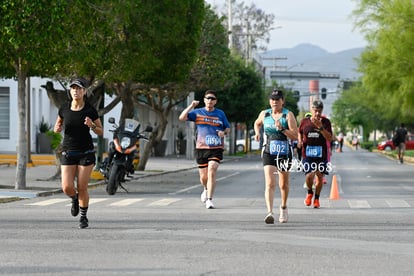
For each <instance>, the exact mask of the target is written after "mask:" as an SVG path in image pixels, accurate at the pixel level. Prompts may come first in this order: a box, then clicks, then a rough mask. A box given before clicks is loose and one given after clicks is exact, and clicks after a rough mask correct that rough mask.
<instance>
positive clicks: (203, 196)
mask: <svg viewBox="0 0 414 276" xmlns="http://www.w3.org/2000/svg"><path fill="white" fill-rule="evenodd" d="M200 199H201V202H203V203H206V201H207V190H206V189H204V190H203V192H202V193H201V196H200Z"/></svg>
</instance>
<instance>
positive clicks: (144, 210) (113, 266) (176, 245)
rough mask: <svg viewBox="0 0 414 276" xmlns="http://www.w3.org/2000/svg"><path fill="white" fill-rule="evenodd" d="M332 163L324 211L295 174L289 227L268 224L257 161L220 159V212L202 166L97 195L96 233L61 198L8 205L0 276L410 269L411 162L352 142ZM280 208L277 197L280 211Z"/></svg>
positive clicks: (1, 210) (0, 208)
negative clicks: (206, 192)
mask: <svg viewBox="0 0 414 276" xmlns="http://www.w3.org/2000/svg"><path fill="white" fill-rule="evenodd" d="M332 163H333V172H332V174H331V175H330V176H329V177H328V184H326V185H325V186H324V189H323V192H322V195H321V208H320V209H313V208H310V207H305V206H304V205H303V199H304V197H305V194H306V190H305V189H304V188H303V181H304V176H303V174H302V173H300V172H292V173H291V185H290V186H291V190H290V197H289V202H288V205H289V222H288V223H286V224H279V223H277V224H275V225H266V224H264V222H263V219H264V216H265V215H266V208H265V202H264V199H263V191H264V184H263V182H264V178H263V171H262V166H261V161H260V159H259V157H258V156H250V157H248V158H245V159H242V160H240V161H237V162H226V163H223V164H222V165H221V166H220V168H219V173H218V183H217V189H216V196H215V198H214V201H215V205H216V207H217V208H216V209H213V210H207V209H205V207H204V205H203V204H202V203H201V202H200V198H199V196H200V193H201V187H200V185H199V184H198V174H197V170H195V169H194V170H189V171H183V172H179V173H170V174H165V175H160V176H154V177H147V178H142V179H140V180H139V181H138V182H134V183H128V184H127V185H126V187H127V189H128V193H126V192H125V191H119V192H118V193H117V194H116V195H115V196H108V195H106V193H105V189H104V187H98V188H95V189H93V190H91V191H90V194H91V204H90V208H89V221H90V227H89V228H88V229H82V230H81V229H78V228H77V227H78V218H73V217H71V215H70V200H69V199H68V198H66V197H65V196H64V195H53V196H50V197H45V198H33V199H28V200H22V201H17V202H11V203H6V204H1V205H0V220H1V224H0V231H1V233H2V235H1V238H0V245H1V251H0V260H1V262H0V274H4V275H74V274H76V275H120V274H122V275H281V274H284V275H412V271H414V263H413V262H412V260H413V258H414V231H413V230H414V183H413V180H412V179H413V175H414V172H413V168H414V167H413V166H410V165H399V164H397V163H396V162H395V161H393V160H390V159H387V158H385V157H383V156H380V155H379V154H376V153H368V152H365V151H358V152H355V151H351V150H350V149H346V151H345V152H344V153H342V154H335V155H334V156H333V159H332ZM332 175H336V177H337V180H338V181H337V186H338V190H339V196H340V199H337V200H330V199H329V196H330V190H331V184H332ZM279 203H280V200H279V193H278V192H277V193H276V201H275V205H276V207H275V211H276V212H277V206H278V204H279Z"/></svg>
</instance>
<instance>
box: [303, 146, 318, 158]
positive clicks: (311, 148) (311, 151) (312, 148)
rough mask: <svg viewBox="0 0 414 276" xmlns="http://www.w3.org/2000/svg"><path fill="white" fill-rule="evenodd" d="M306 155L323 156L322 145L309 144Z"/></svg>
mask: <svg viewBox="0 0 414 276" xmlns="http://www.w3.org/2000/svg"><path fill="white" fill-rule="evenodd" d="M306 156H307V157H322V146H307V147H306Z"/></svg>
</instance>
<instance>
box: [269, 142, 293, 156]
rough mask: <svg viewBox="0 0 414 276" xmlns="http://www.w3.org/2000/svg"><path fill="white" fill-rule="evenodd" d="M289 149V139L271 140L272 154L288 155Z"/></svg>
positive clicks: (270, 150) (270, 148)
mask: <svg viewBox="0 0 414 276" xmlns="http://www.w3.org/2000/svg"><path fill="white" fill-rule="evenodd" d="M288 151H289V146H288V141H287V140H271V141H270V144H269V152H270V154H271V155H287V154H288Z"/></svg>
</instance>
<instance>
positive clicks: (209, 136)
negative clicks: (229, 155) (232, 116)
mask: <svg viewBox="0 0 414 276" xmlns="http://www.w3.org/2000/svg"><path fill="white" fill-rule="evenodd" d="M187 121H192V122H194V123H195V125H196V130H197V132H196V133H197V134H196V135H197V137H196V149H223V148H224V138H220V137H219V136H218V135H217V132H218V131H224V130H225V129H226V128H230V123H229V121H228V120H227V117H226V114H225V113H224V112H223V111H222V110H221V109H218V108H214V110H213V111H211V112H209V111H207V110H206V109H205V108H197V109H194V110H193V111H190V112H189V113H188V115H187Z"/></svg>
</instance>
